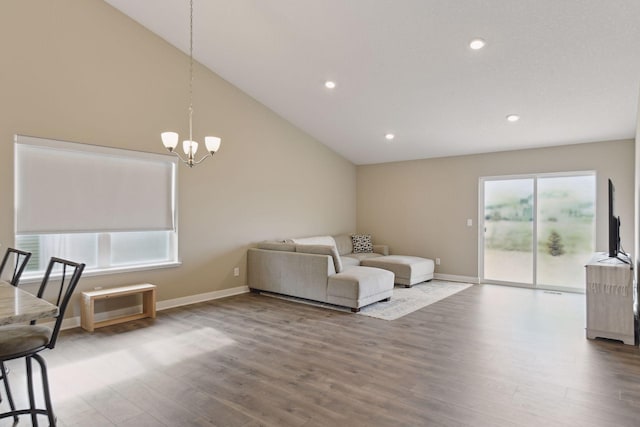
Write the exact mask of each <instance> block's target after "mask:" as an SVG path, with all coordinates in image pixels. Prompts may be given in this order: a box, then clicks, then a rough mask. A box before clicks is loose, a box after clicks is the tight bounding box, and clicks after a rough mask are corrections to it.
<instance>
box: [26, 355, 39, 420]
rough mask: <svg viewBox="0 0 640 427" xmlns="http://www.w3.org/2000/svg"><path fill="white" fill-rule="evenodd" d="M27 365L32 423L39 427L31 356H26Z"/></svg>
mask: <svg viewBox="0 0 640 427" xmlns="http://www.w3.org/2000/svg"><path fill="white" fill-rule="evenodd" d="M24 360H25V363H26V365H27V391H28V392H29V408H30V411H29V413H30V414H31V425H32V426H33V427H38V415H37V413H36V397H35V394H34V392H33V366H32V365H31V356H26V357H25V358H24Z"/></svg>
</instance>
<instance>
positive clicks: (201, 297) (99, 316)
mask: <svg viewBox="0 0 640 427" xmlns="http://www.w3.org/2000/svg"><path fill="white" fill-rule="evenodd" d="M247 292H249V287H248V286H238V287H235V288H229V289H223V290H221V291H213V292H205V293H203V294H196V295H189V296H187V297H180V298H174V299H169V300H164V301H158V303H156V310H158V311H161V310H167V309H170V308H175V307H182V306H184V305H189V304H196V303H199V302H206V301H212V300H216V299H220V298H225V297H230V296H233V295H240V294H246V293H247ZM141 311H142V305H134V306H132V307H126V308H121V309H118V310H111V311H105V312H102V313H96V315H95V320H96V322H100V321H102V320H107V319H113V318H114V317H120V316H127V315H130V314H135V313H140V312H141ZM78 327H80V316H74V317H69V318H67V319H64V320H63V321H62V329H71V328H78Z"/></svg>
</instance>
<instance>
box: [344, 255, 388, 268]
mask: <svg viewBox="0 0 640 427" xmlns="http://www.w3.org/2000/svg"><path fill="white" fill-rule="evenodd" d="M381 256H383V255H381V254H377V253H375V252H367V253H362V254H349V255H345V256H344V257H343V258H351V259H357V260H358V265H360V263H361V262H362V261H363V260H365V259H371V258H379V257H381Z"/></svg>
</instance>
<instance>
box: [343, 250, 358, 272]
mask: <svg viewBox="0 0 640 427" xmlns="http://www.w3.org/2000/svg"><path fill="white" fill-rule="evenodd" d="M340 260H341V261H342V268H343V269H346V268H349V267H357V266H358V265H360V260H359V259H358V258H356V257H354V256H353V254H347V255H344V256H341V257H340Z"/></svg>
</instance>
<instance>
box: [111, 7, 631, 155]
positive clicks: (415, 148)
mask: <svg viewBox="0 0 640 427" xmlns="http://www.w3.org/2000/svg"><path fill="white" fill-rule="evenodd" d="M105 1H106V2H107V3H109V4H111V5H113V6H114V7H116V8H117V9H119V10H121V11H122V12H124V13H125V14H126V15H128V16H130V17H131V18H133V19H134V20H136V21H138V22H139V23H140V24H142V25H144V26H145V27H147V28H148V29H150V30H151V31H153V32H154V33H156V34H158V35H159V36H160V37H162V38H163V39H165V40H167V41H168V42H169V43H171V44H172V45H174V46H176V47H178V48H179V49H181V50H182V51H184V52H187V53H188V48H189V2H188V1H187V0H105ZM474 37H481V38H483V39H485V40H486V41H487V45H486V47H485V48H484V49H482V50H479V51H473V50H471V49H470V48H469V46H468V43H469V41H470V40H471V39H473V38H474ZM639 42H640V0H466V1H462V0H194V57H195V59H196V60H198V61H199V62H201V63H203V64H204V65H206V66H207V67H208V68H210V69H211V70H213V71H214V72H215V73H217V74H218V75H220V76H222V77H223V78H224V79H226V80H228V81H229V82H231V83H232V84H234V85H235V86H237V87H239V88H240V89H241V90H243V91H244V92H246V93H248V94H249V95H251V96H252V97H254V98H255V99H257V100H258V101H260V102H262V103H263V104H265V105H266V106H267V107H269V108H270V109H272V110H273V111H275V112H276V113H278V114H279V115H281V116H282V117H284V118H285V119H287V120H289V121H290V122H291V123H293V124H295V125H296V126H298V127H299V128H301V129H302V130H304V131H305V132H307V133H308V134H310V135H312V136H313V137H315V138H316V139H318V140H319V141H321V142H322V143H324V144H326V145H327V146H329V147H331V148H332V149H333V150H335V151H336V152H338V153H340V154H342V155H343V156H345V157H346V158H348V159H349V160H351V161H352V162H354V163H355V164H368V163H381V162H389V161H397V160H409V159H419V158H428V157H441V156H451V155H459V154H470V153H482V152H492V151H502V150H512V149H520V148H531V147H540V146H551V145H562V144H575V143H582V142H593V141H605V140H615V139H627V138H634V137H635V129H636V120H637V109H638V95H639V90H640V46H639ZM327 79H331V80H335V81H336V83H337V87H336V88H335V89H334V90H328V89H326V88H325V87H324V86H323V84H324V82H325V80H327ZM196 88H197V86H196ZM512 113H516V114H519V115H520V116H521V119H520V121H518V122H516V123H510V122H507V120H505V117H506V116H507V115H508V114H512ZM387 132H392V133H394V134H395V135H396V138H395V140H393V141H392V142H389V141H387V140H385V138H384V135H385V133H387ZM227 143H231V142H230V141H228V142H227Z"/></svg>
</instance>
